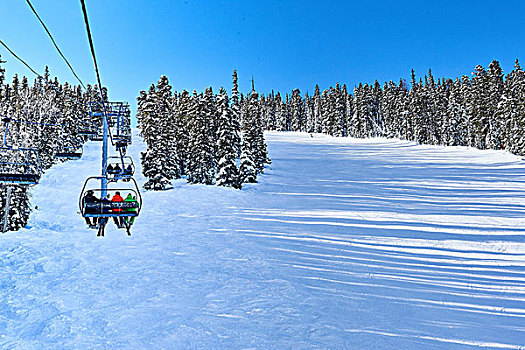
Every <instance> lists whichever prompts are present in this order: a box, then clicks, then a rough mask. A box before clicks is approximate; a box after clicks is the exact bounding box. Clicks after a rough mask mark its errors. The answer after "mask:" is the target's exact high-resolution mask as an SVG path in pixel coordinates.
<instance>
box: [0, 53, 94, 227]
mask: <svg viewBox="0 0 525 350" xmlns="http://www.w3.org/2000/svg"><path fill="white" fill-rule="evenodd" d="M0 63H3V61H1V59H0ZM42 78H43V79H42ZM42 78H40V77H39V78H36V79H35V80H34V81H33V83H32V84H30V83H29V80H28V78H27V77H26V76H23V77H22V78H20V77H19V76H18V74H15V75H14V76H13V79H12V82H11V83H6V81H5V80H6V79H5V69H4V68H2V67H1V65H0V115H1V117H0V120H1V126H2V127H1V129H0V130H1V136H2V138H3V137H4V135H5V146H7V148H9V147H11V148H14V149H15V150H16V149H18V148H21V147H24V148H32V149H35V150H36V151H37V152H38V156H39V158H40V164H41V166H42V170H43V171H45V170H47V169H49V168H51V167H52V166H53V165H54V164H57V163H58V162H63V161H65V160H61V159H58V158H57V157H55V155H56V153H57V152H60V151H61V150H63V149H64V148H69V147H70V148H71V149H75V148H79V147H82V145H83V143H84V142H85V141H86V137H85V136H82V135H79V133H78V132H79V130H82V129H94V128H96V125H100V124H101V122H102V120H101V119H100V120H90V119H89V118H88V117H89V114H88V113H87V106H88V101H93V100H99V99H100V97H99V92H98V90H97V89H96V88H92V87H91V86H90V85H88V86H87V90H86V91H83V90H82V88H81V87H80V86H74V85H71V84H69V83H67V82H65V83H63V84H62V83H60V82H59V81H58V79H57V78H54V79H51V78H50V74H49V69H48V68H47V67H46V69H45V73H44V75H43V77H42ZM46 82H47V83H46ZM6 130H7V133H6ZM3 146H4V139H2V148H0V158H1V160H2V166H3V167H4V168H5V167H9V165H8V164H6V163H8V161H13V159H11V158H10V157H13V155H12V153H11V154H7V153H6V154H4V153H5V152H6V151H7V150H6V148H4V147H3ZM15 152H16V151H15ZM19 153H20V152H19ZM22 158H23V157H22ZM32 161H35V162H36V159H32ZM2 171H7V172H15V173H16V172H19V171H24V169H21V168H13V169H2ZM27 189H28V188H27V187H25V186H13V188H12V195H11V200H10V210H9V213H8V218H7V220H8V222H7V227H8V229H9V230H18V229H20V228H21V227H25V226H26V224H27V221H28V219H29V214H30V212H31V205H30V198H29V192H28V191H27ZM6 200H7V185H5V184H0V204H1V206H0V227H3V220H4V211H5V207H6Z"/></svg>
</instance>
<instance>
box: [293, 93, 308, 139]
mask: <svg viewBox="0 0 525 350" xmlns="http://www.w3.org/2000/svg"><path fill="white" fill-rule="evenodd" d="M291 112H292V125H291V130H292V131H306V117H305V111H304V108H303V99H302V97H301V91H300V90H299V89H295V90H293V91H292V100H291Z"/></svg>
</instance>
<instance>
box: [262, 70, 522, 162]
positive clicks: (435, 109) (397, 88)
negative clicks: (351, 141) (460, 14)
mask: <svg viewBox="0 0 525 350" xmlns="http://www.w3.org/2000/svg"><path fill="white" fill-rule="evenodd" d="M261 109H262V114H263V121H264V127H265V129H266V130H277V131H303V132H310V133H314V132H315V133H325V134H328V135H332V136H349V137H356V138H366V137H388V138H398V139H403V140H410V141H415V142H418V143H420V144H432V145H446V146H470V147H476V148H479V149H496V150H498V149H506V150H508V151H510V152H512V153H515V154H519V155H525V129H524V124H525V73H524V71H523V70H522V69H521V67H520V65H519V62H518V60H516V64H515V66H514V69H513V70H512V71H511V72H510V73H509V74H507V75H506V76H505V77H504V74H503V72H502V69H501V67H500V64H499V62H498V61H496V60H494V61H492V62H491V63H490V64H489V66H488V69H485V68H484V67H482V66H480V65H478V66H476V67H475V69H474V72H473V73H472V76H471V77H469V76H466V75H464V76H462V77H461V78H456V79H454V80H452V79H446V78H440V79H438V80H437V81H436V80H435V78H434V77H433V75H432V72H431V70H429V72H428V75H426V76H425V77H424V78H420V79H419V80H418V79H416V76H415V73H414V71H413V70H412V78H411V82H410V87H409V86H408V85H407V83H406V82H405V81H404V80H403V79H401V80H400V81H399V83H397V84H396V83H395V82H393V81H389V82H387V83H384V85H383V86H381V85H380V84H379V82H377V80H376V81H375V83H374V84H372V85H369V84H359V85H358V86H356V87H355V88H354V90H353V93H350V92H349V91H348V90H347V87H346V85H343V86H341V85H340V84H339V83H338V84H336V85H335V87H330V88H329V89H326V90H324V91H323V92H322V93H321V91H320V89H319V86H318V85H316V87H315V90H314V94H313V95H312V96H310V95H309V94H308V93H306V94H305V95H304V96H301V92H300V90H299V89H295V90H293V91H292V92H291V94H286V95H285V96H281V94H280V93H273V92H272V93H271V94H269V95H268V96H263V97H262V98H261Z"/></svg>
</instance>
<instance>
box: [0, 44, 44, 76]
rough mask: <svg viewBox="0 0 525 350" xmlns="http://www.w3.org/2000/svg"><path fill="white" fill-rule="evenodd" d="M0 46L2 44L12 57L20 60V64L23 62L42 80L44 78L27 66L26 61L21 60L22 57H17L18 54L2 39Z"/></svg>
mask: <svg viewBox="0 0 525 350" xmlns="http://www.w3.org/2000/svg"><path fill="white" fill-rule="evenodd" d="M0 44H2V45H3V46H4V47H5V48H6V49H7V51H9V53H11V55H13V56H14V57H15V58H16V59H17V60H19V61H20V62H22V63H23V64H24V65H25V66H26V67H27V68H28V69H29V70H30V71H31V72H33V73H34V74H35V75H37V76H39V77H40V78H42V76H41V75H40V74H38V73H37V72H36V71H35V70H34V69H33V68H31V66H30V65H29V64H27V62H26V61H24V60H23V59H21V58H20V57H18V56H17V54H16V53H14V52H13V50H11V49H10V48H9V46H7V45H6V44H5V43H4V42H3V41H2V40H1V39H0Z"/></svg>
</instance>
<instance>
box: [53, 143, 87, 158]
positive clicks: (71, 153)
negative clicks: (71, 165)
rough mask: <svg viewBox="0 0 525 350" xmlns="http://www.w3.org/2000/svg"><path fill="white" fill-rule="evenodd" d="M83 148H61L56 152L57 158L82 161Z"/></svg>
mask: <svg viewBox="0 0 525 350" xmlns="http://www.w3.org/2000/svg"><path fill="white" fill-rule="evenodd" d="M83 152H84V151H83V147H82V146H80V147H59V148H58V149H57V151H56V152H55V157H56V158H60V159H67V160H76V159H80V158H81V157H82V154H83Z"/></svg>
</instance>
